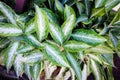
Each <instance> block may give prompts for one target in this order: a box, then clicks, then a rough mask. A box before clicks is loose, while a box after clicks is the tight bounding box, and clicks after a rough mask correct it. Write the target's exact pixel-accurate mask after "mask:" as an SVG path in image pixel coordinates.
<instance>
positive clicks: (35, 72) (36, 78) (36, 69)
mask: <svg viewBox="0 0 120 80" xmlns="http://www.w3.org/2000/svg"><path fill="white" fill-rule="evenodd" d="M42 69H43V63H39V64H35V65H34V66H32V67H31V68H30V72H31V76H32V78H33V80H40V73H41V71H42Z"/></svg>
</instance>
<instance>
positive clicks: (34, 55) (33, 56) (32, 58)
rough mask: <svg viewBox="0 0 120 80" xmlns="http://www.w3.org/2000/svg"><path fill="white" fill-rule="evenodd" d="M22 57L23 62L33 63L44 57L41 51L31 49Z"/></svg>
mask: <svg viewBox="0 0 120 80" xmlns="http://www.w3.org/2000/svg"><path fill="white" fill-rule="evenodd" d="M23 59H24V60H23V62H24V63H25V64H30V65H33V64H35V63H37V62H40V61H42V60H43V59H44V56H43V53H42V52H40V51H32V52H30V53H29V55H27V56H25V57H24V58H23Z"/></svg>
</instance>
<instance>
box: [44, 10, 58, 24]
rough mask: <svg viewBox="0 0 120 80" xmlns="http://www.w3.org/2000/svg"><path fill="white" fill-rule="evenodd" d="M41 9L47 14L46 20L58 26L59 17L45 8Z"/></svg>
mask: <svg viewBox="0 0 120 80" xmlns="http://www.w3.org/2000/svg"><path fill="white" fill-rule="evenodd" d="M42 9H43V10H44V11H45V13H46V14H47V17H48V19H49V20H50V21H51V22H54V23H56V24H60V22H59V17H58V16H57V15H56V14H55V13H54V12H52V11H51V10H49V9H47V8H42Z"/></svg>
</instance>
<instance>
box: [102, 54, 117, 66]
mask: <svg viewBox="0 0 120 80" xmlns="http://www.w3.org/2000/svg"><path fill="white" fill-rule="evenodd" d="M100 56H101V59H102V60H103V62H104V64H107V65H110V66H112V67H115V66H114V62H113V54H101V55H100Z"/></svg>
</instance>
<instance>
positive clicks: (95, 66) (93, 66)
mask: <svg viewBox="0 0 120 80" xmlns="http://www.w3.org/2000/svg"><path fill="white" fill-rule="evenodd" d="M90 61H91V70H92V72H93V75H94V76H95V80H102V75H101V72H100V65H99V64H98V63H97V62H96V61H94V60H92V59H91V60H90Z"/></svg>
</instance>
